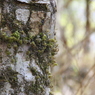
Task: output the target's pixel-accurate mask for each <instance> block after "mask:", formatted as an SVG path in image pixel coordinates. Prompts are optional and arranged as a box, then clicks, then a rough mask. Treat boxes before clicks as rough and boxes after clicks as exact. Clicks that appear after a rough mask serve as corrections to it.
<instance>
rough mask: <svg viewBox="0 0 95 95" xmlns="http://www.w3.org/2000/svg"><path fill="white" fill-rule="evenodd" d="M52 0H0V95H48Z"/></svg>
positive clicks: (52, 44)
mask: <svg viewBox="0 0 95 95" xmlns="http://www.w3.org/2000/svg"><path fill="white" fill-rule="evenodd" d="M55 12H56V6H55V2H54V1H53V0H51V1H50V0H0V95H51V94H50V87H51V86H50V76H51V75H50V67H51V66H53V65H54V64H55V61H54V60H53V59H54V55H55V54H56V44H55V40H54V29H55Z"/></svg>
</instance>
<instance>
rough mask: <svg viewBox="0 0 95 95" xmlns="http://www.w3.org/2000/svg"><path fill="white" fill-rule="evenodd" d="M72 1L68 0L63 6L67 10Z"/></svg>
mask: <svg viewBox="0 0 95 95" xmlns="http://www.w3.org/2000/svg"><path fill="white" fill-rule="evenodd" d="M72 1H73V0H68V1H67V2H66V4H65V5H64V7H65V8H67V7H68V6H69V4H70V3H71V2H72Z"/></svg>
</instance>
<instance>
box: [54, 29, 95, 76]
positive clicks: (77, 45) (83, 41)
mask: <svg viewBox="0 0 95 95" xmlns="http://www.w3.org/2000/svg"><path fill="white" fill-rule="evenodd" d="M94 32H95V29H93V30H92V32H89V33H88V34H87V35H86V36H85V38H84V39H83V40H81V41H80V42H79V43H77V44H76V45H74V46H73V47H72V48H67V46H64V47H66V51H64V52H63V53H62V54H60V55H59V56H58V57H59V58H60V57H62V56H64V55H66V53H67V52H68V53H69V54H70V55H72V57H73V56H74V55H73V54H71V51H72V50H74V49H76V48H79V47H80V46H84V43H85V41H86V40H88V39H89V37H90V35H91V34H92V33H94ZM63 45H65V44H63ZM68 66H69V65H68ZM68 66H66V67H64V65H63V66H62V67H61V68H60V70H58V71H57V72H55V73H54V74H53V76H55V75H57V74H62V73H63V72H64V71H65V70H66V69H67V68H68Z"/></svg>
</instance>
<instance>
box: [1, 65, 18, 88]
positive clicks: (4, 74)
mask: <svg viewBox="0 0 95 95" xmlns="http://www.w3.org/2000/svg"><path fill="white" fill-rule="evenodd" d="M17 74H18V73H17V72H15V71H13V70H12V69H11V67H7V68H6V69H5V70H2V71H1V72H0V84H2V85H1V86H4V83H5V82H9V83H10V84H11V87H12V88H15V87H17V85H18V84H17V83H18V80H17V79H18V78H17ZM1 86H0V88H1Z"/></svg>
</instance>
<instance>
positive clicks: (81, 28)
mask: <svg viewBox="0 0 95 95" xmlns="http://www.w3.org/2000/svg"><path fill="white" fill-rule="evenodd" d="M57 10H58V11H57V23H56V26H57V27H56V36H57V41H58V48H59V51H58V54H57V55H56V62H57V63H58V66H56V67H54V68H53V70H52V76H53V77H52V84H53V86H54V87H53V92H54V95H95V0H57Z"/></svg>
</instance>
